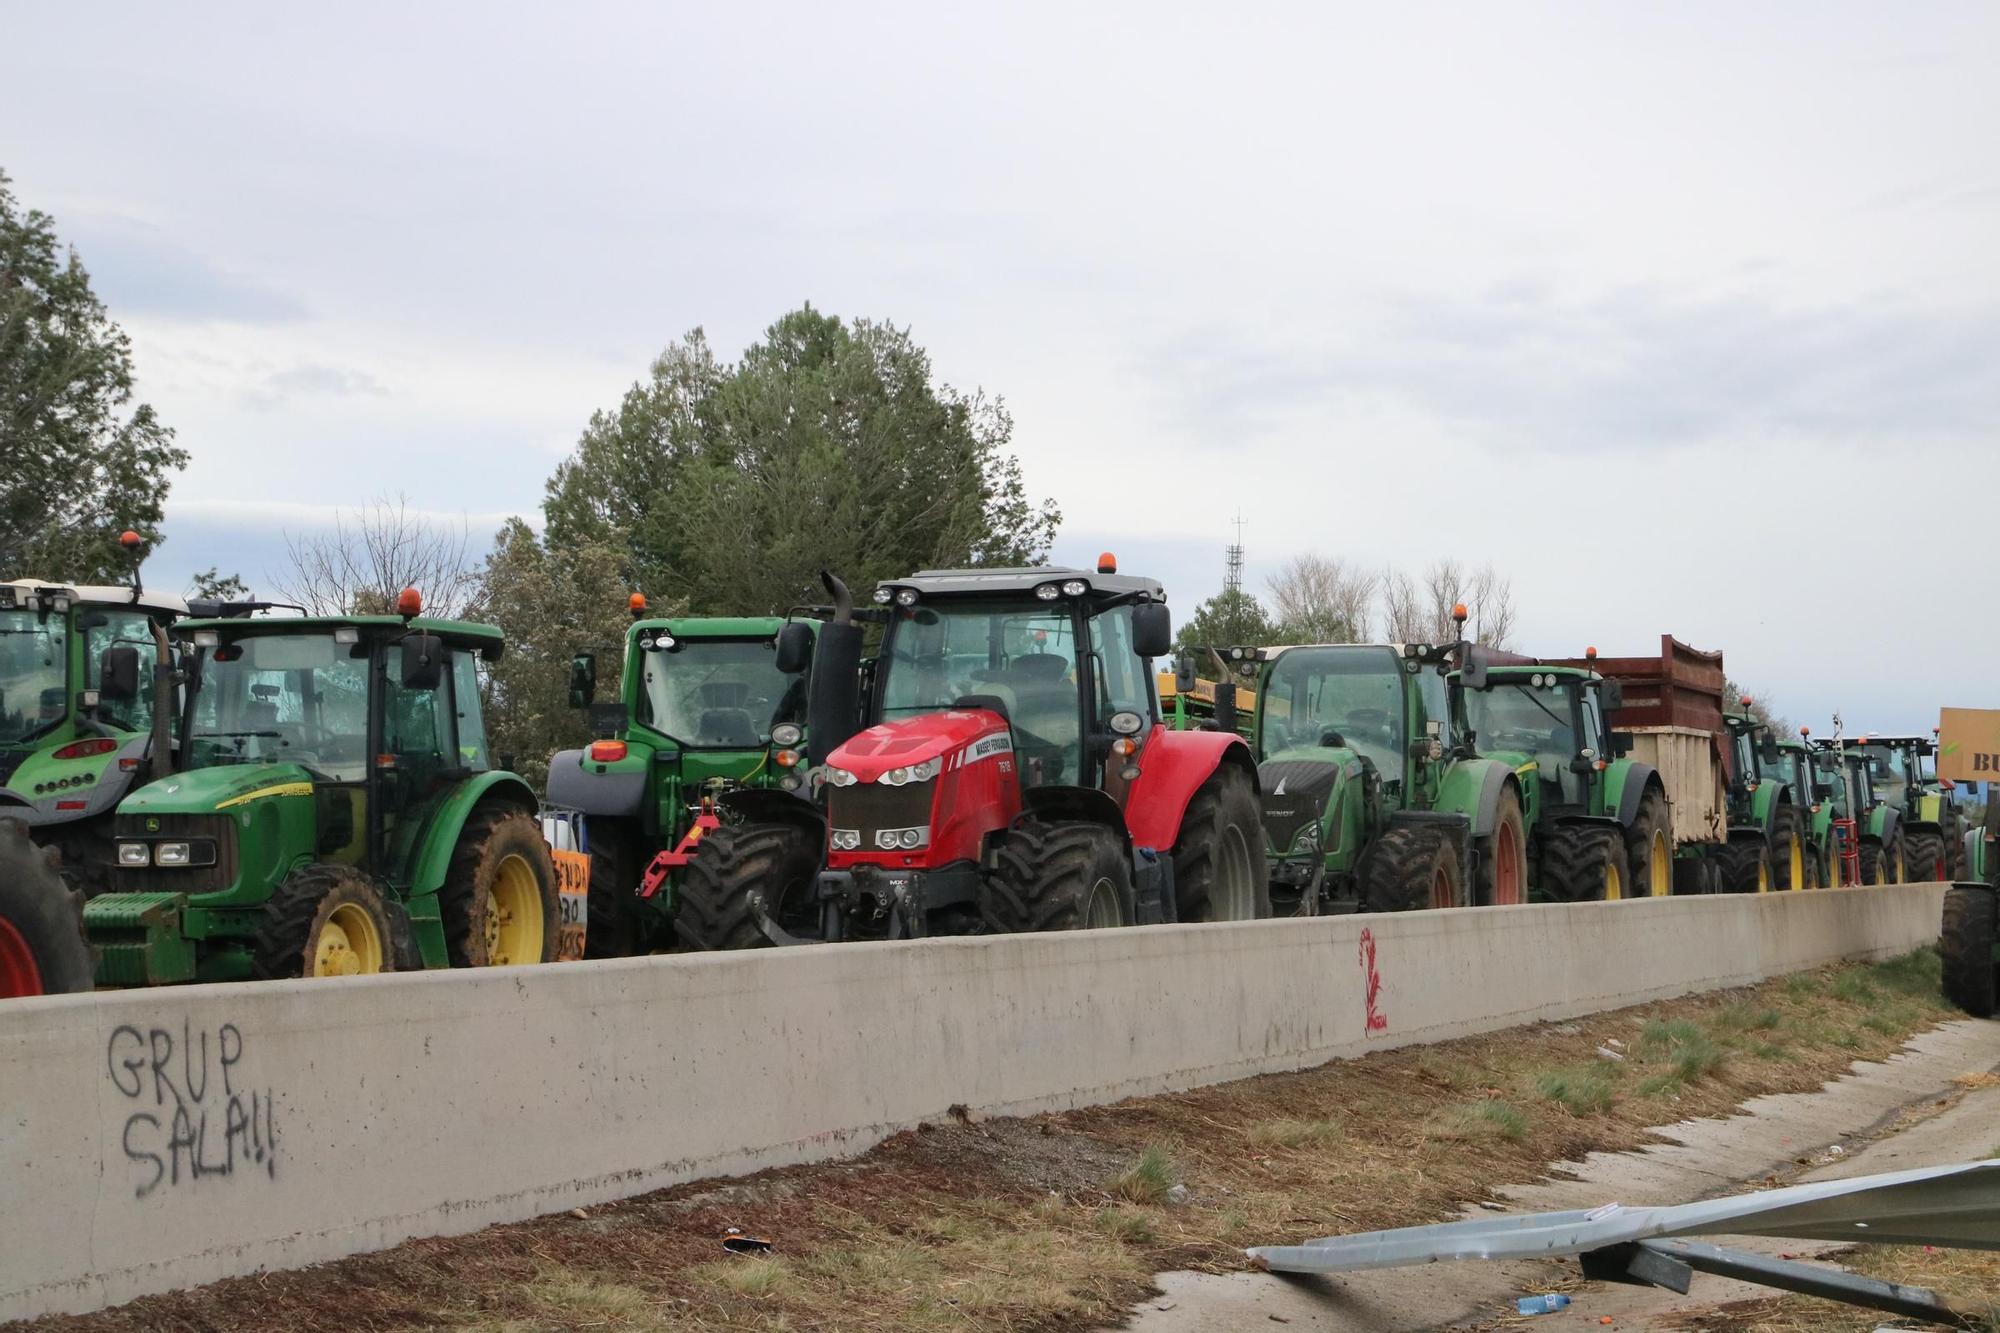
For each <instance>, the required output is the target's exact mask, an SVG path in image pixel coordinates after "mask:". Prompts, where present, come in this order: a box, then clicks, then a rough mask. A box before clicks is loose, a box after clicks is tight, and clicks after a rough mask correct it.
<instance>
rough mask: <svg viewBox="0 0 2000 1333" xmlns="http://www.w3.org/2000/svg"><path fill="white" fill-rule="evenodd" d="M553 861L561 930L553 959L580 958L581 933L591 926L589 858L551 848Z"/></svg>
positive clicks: (580, 854) (578, 853) (564, 961)
mask: <svg viewBox="0 0 2000 1333" xmlns="http://www.w3.org/2000/svg"><path fill="white" fill-rule="evenodd" d="M549 855H550V856H552V857H554V858H555V863H556V892H557V893H558V894H560V895H561V902H562V927H561V930H562V933H561V934H560V935H559V936H558V937H557V940H556V961H557V962H559V963H571V962H575V961H576V960H577V959H579V958H581V957H583V937H584V932H585V930H586V929H587V928H588V926H589V925H590V857H589V856H588V855H587V854H586V853H584V852H569V851H557V850H551V851H550V852H549Z"/></svg>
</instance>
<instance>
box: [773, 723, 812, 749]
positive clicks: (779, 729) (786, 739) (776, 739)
mask: <svg viewBox="0 0 2000 1333" xmlns="http://www.w3.org/2000/svg"><path fill="white" fill-rule="evenodd" d="M804 738H805V732H803V731H801V730H799V728H798V727H797V726H796V725H795V724H793V723H790V722H780V723H779V724H778V725H777V726H775V727H772V728H771V744H773V745H777V746H781V747H783V748H785V749H787V750H789V749H791V748H792V747H793V746H794V745H797V744H798V743H799V742H800V741H801V740H803V739H804Z"/></svg>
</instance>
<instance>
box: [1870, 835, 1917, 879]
mask: <svg viewBox="0 0 2000 1333" xmlns="http://www.w3.org/2000/svg"><path fill="white" fill-rule="evenodd" d="M1861 882H1862V883H1863V884H1869V885H1880V884H1902V883H1905V882H1907V876H1906V875H1905V874H1904V860H1903V835H1902V834H1900V833H1892V834H1890V835H1889V839H1888V841H1887V842H1880V841H1877V840H1876V839H1873V838H1863V839H1862V840H1861Z"/></svg>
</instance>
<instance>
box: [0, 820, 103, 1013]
mask: <svg viewBox="0 0 2000 1333" xmlns="http://www.w3.org/2000/svg"><path fill="white" fill-rule="evenodd" d="M81 904H82V897H81V895H80V894H73V893H72V892H71V890H70V888H69V886H68V885H67V884H66V883H64V882H63V877H62V872H61V871H60V870H58V869H57V868H56V864H55V857H54V855H53V853H52V852H50V851H49V850H48V849H46V848H42V847H37V846H35V844H34V842H33V841H32V840H31V839H30V838H29V837H28V829H27V826H26V825H24V824H22V823H21V822H20V821H19V820H16V819H7V820H0V1000H8V999H16V998H20V997H23V996H29V995H68V994H71V993H74V992H76V991H87V990H89V989H90V986H91V982H92V980H93V978H94V976H95V973H96V971H97V968H96V965H95V964H94V963H93V962H92V960H91V956H90V946H89V945H88V944H86V943H85V942H84V938H83V917H82V915H81V912H82V906H81Z"/></svg>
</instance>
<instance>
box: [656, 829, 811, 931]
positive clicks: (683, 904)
mask: <svg viewBox="0 0 2000 1333" xmlns="http://www.w3.org/2000/svg"><path fill="white" fill-rule="evenodd" d="M819 862H820V844H819V840H818V839H816V838H814V837H813V835H812V834H811V833H810V832H809V831H808V830H807V828H806V827H805V825H803V824H724V825H723V826H722V827H720V828H714V829H710V830H709V831H708V832H707V833H706V834H704V835H703V836H702V840H701V841H700V842H699V843H697V844H696V845H695V853H694V857H693V859H691V860H690V861H689V862H688V865H687V869H686V870H685V871H684V872H683V873H682V874H681V883H680V905H679V906H678V907H677V908H676V909H675V913H674V933H675V934H676V935H678V936H679V937H680V942H681V943H682V944H684V945H686V946H687V947H689V948H691V949H705V950H713V949H761V948H764V947H765V946H767V945H769V944H770V943H771V942H772V941H771V938H770V936H768V935H766V934H765V933H764V930H763V927H762V926H760V925H759V924H758V919H757V914H758V912H759V911H760V910H761V911H762V912H764V913H765V914H766V915H768V916H769V917H770V918H771V919H772V920H773V921H775V922H777V923H778V924H779V925H780V926H782V927H784V928H785V929H787V930H795V929H803V928H808V927H810V926H811V925H812V924H813V923H811V922H809V921H808V920H806V917H807V916H808V915H809V913H810V909H811V905H812V887H813V881H814V879H815V877H816V876H817V875H818V874H819Z"/></svg>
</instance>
